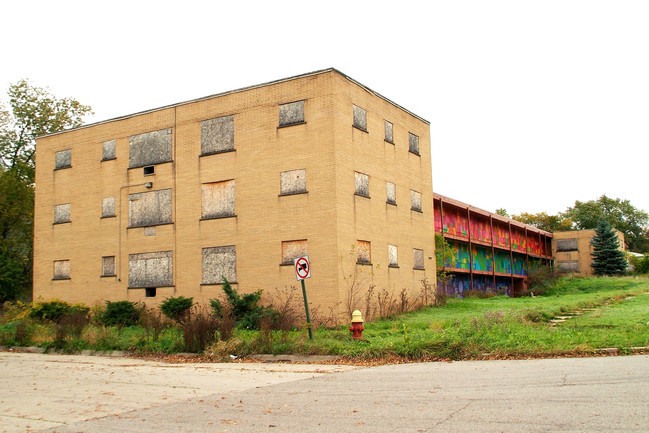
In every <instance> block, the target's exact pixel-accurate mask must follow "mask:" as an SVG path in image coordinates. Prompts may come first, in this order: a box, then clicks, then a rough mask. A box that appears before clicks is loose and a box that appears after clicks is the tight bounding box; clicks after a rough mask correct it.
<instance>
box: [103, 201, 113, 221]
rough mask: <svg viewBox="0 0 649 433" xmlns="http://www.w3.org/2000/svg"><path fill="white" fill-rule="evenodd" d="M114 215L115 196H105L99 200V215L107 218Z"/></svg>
mask: <svg viewBox="0 0 649 433" xmlns="http://www.w3.org/2000/svg"><path fill="white" fill-rule="evenodd" d="M114 216H115V197H106V198H104V199H103V200H102V202H101V217H102V218H108V217H114Z"/></svg>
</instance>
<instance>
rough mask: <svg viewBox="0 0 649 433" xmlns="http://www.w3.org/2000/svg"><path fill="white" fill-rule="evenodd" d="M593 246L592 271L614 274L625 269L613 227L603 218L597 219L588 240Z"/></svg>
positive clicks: (622, 255) (601, 273)
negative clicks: (593, 230)
mask: <svg viewBox="0 0 649 433" xmlns="http://www.w3.org/2000/svg"><path fill="white" fill-rule="evenodd" d="M590 244H591V245H592V246H593V250H594V251H593V264H592V265H591V266H592V267H593V271H595V275H616V274H621V273H623V272H624V271H625V270H626V267H627V263H626V259H625V258H624V253H623V252H622V251H620V249H619V248H620V242H619V240H618V238H617V235H616V234H615V230H614V229H613V227H612V226H611V225H610V224H609V223H608V222H606V221H605V220H604V219H601V220H600V221H599V224H598V225H597V228H596V229H595V236H593V239H592V240H591V241H590Z"/></svg>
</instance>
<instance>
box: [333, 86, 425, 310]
mask: <svg viewBox="0 0 649 433" xmlns="http://www.w3.org/2000/svg"><path fill="white" fill-rule="evenodd" d="M336 79H337V81H338V82H339V83H338V86H340V88H342V92H340V93H339V94H337V96H336V99H335V110H334V111H335V129H334V134H335V145H336V197H335V206H336V209H337V213H338V220H337V221H338V230H337V232H338V257H339V263H338V265H337V272H338V274H339V281H340V286H339V287H340V291H339V298H340V299H341V300H342V301H343V302H344V303H345V307H346V306H347V304H346V303H347V300H348V299H349V298H350V289H351V286H352V285H354V284H357V285H358V286H359V287H360V288H361V291H362V292H364V291H365V290H366V289H367V288H369V287H370V286H375V287H376V290H382V289H387V290H390V291H392V292H399V291H401V290H402V289H407V290H409V291H410V292H411V293H414V292H417V291H418V290H420V289H421V286H422V284H421V280H422V279H424V278H426V279H428V281H429V282H431V283H435V276H436V273H435V254H434V220H433V208H432V207H433V200H432V175H431V160H430V158H431V153H430V127H429V125H428V124H427V123H425V122H423V121H421V120H419V119H417V118H415V117H413V116H412V115H409V114H408V113H406V112H404V111H402V110H399V109H398V108H396V107H394V106H393V105H391V104H389V103H387V102H386V101H384V100H382V99H379V98H376V97H375V96H374V95H372V94H371V93H369V92H367V91H366V90H364V89H362V88H359V87H358V86H355V85H353V84H352V83H351V82H349V81H348V80H346V79H345V78H344V77H340V76H338V77H336ZM354 106H357V107H361V108H363V109H364V110H365V111H366V115H367V122H366V124H367V128H366V129H367V131H363V130H361V129H358V128H356V127H354V126H353V116H354V113H353V107H354ZM386 120H387V121H389V122H390V123H391V124H392V125H393V126H392V136H393V143H390V142H388V141H386V140H385V121H386ZM409 133H413V134H416V135H417V136H418V137H419V153H420V155H415V154H413V153H411V152H409ZM356 172H360V173H363V174H366V175H367V176H368V178H369V198H367V197H364V196H361V195H356V194H355V189H354V186H355V173H356ZM387 182H390V183H393V184H395V189H396V205H393V204H389V203H387V201H388V200H387V185H386V183H387ZM411 190H413V191H417V192H420V193H421V204H422V211H421V212H417V211H413V210H411V196H410V191H411ZM359 240H361V241H369V242H370V247H371V260H370V261H371V265H366V264H356V259H357V251H356V245H357V241H359ZM390 245H391V246H393V247H396V251H397V263H398V267H390V266H389V252H388V250H389V246H390ZM415 248H416V249H422V250H423V256H424V269H423V270H422V269H415V266H414V265H415V263H414V253H413V249H415ZM331 269H332V270H333V269H336V268H331ZM359 301H360V299H358V298H356V303H355V305H350V307H351V308H352V309H353V308H360V307H361V305H359Z"/></svg>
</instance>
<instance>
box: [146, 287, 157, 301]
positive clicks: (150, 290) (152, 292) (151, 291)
mask: <svg viewBox="0 0 649 433" xmlns="http://www.w3.org/2000/svg"><path fill="white" fill-rule="evenodd" d="M144 291H145V294H146V297H147V298H155V296H156V294H157V291H158V290H157V288H156V287H147V288H146V289H144Z"/></svg>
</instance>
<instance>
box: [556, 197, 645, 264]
mask: <svg viewBox="0 0 649 433" xmlns="http://www.w3.org/2000/svg"><path fill="white" fill-rule="evenodd" d="M562 216H564V217H565V218H569V219H571V220H572V221H573V222H574V224H575V228H577V229H578V230H583V229H594V228H596V227H597V226H598V224H599V221H600V220H601V219H604V220H606V222H608V223H609V224H610V225H611V226H613V227H615V228H616V229H618V230H619V231H621V232H622V233H624V237H625V241H626V243H627V245H628V247H629V249H630V250H631V251H636V252H640V253H644V252H649V214H647V212H645V211H643V210H640V209H637V208H635V207H634V206H633V205H632V204H631V202H629V200H621V199H619V198H615V199H613V198H609V197H607V196H606V195H603V196H601V197H600V198H598V199H597V200H590V201H587V202H581V201H576V202H575V205H574V206H573V207H570V208H568V209H567V210H566V211H565V212H564V213H563V214H562Z"/></svg>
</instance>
